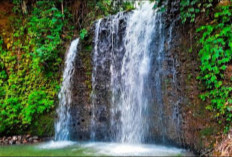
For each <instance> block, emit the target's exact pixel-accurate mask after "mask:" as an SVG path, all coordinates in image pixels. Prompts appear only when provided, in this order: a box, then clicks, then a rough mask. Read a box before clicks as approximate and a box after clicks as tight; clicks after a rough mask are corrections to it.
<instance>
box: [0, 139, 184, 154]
mask: <svg viewBox="0 0 232 157" xmlns="http://www.w3.org/2000/svg"><path fill="white" fill-rule="evenodd" d="M182 155H183V156H185V155H187V152H186V151H185V150H183V149H178V148H174V147H166V146H160V145H148V144H139V145H132V144H119V143H104V142H89V143H77V142H70V141H64V142H54V141H50V142H47V143H40V144H36V145H13V146H1V147H0V156H182Z"/></svg>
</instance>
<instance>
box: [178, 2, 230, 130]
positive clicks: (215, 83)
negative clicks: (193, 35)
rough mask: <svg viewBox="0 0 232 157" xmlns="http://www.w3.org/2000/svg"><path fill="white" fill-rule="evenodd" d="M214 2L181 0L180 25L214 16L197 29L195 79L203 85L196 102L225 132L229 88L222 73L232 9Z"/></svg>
mask: <svg viewBox="0 0 232 157" xmlns="http://www.w3.org/2000/svg"><path fill="white" fill-rule="evenodd" d="M216 4H218V1H213V0H207V1H203V2H202V1H199V0H193V1H189V0H187V1H186V0H182V1H181V18H182V22H183V23H185V22H187V21H189V22H192V23H194V22H195V18H196V16H197V15H198V14H200V13H206V15H209V13H210V12H212V11H213V12H214V14H213V17H211V18H212V19H211V21H212V22H211V23H210V24H207V25H204V26H201V27H200V28H198V29H197V32H199V33H201V34H202V35H201V37H200V39H199V43H200V44H201V46H202V48H201V49H200V51H199V57H200V61H201V65H200V75H199V77H198V79H199V80H200V81H201V82H202V83H203V85H204V88H205V91H204V92H203V94H201V95H200V98H201V99H202V100H203V101H205V102H206V103H207V104H208V105H207V107H206V109H208V110H210V111H213V112H216V115H215V118H217V119H218V122H219V123H220V124H222V123H223V125H224V126H225V131H228V130H229V128H230V127H231V122H232V95H231V94H232V84H231V79H232V78H227V76H226V75H225V71H226V69H227V68H228V65H229V64H231V61H232V58H231V56H232V32H231V30H232V5H231V0H230V1H228V3H227V4H226V5H224V6H223V5H222V6H220V5H218V6H217V7H215V6H216Z"/></svg>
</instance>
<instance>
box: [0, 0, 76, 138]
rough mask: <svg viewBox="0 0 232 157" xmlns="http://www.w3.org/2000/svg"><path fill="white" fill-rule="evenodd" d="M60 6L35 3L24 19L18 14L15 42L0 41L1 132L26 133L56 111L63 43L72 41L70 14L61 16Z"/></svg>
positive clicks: (40, 2)
mask: <svg viewBox="0 0 232 157" xmlns="http://www.w3.org/2000/svg"><path fill="white" fill-rule="evenodd" d="M17 2H20V1H15V6H16V8H18V4H19V3H17ZM57 4H59V2H58V1H57V2H56V1H46V0H44V1H36V3H35V4H34V5H35V6H33V8H32V10H31V11H30V13H29V14H28V15H26V16H25V15H24V16H23V17H22V14H21V13H20V12H19V11H18V15H17V16H15V18H14V19H12V20H13V21H12V22H11V23H12V26H13V30H14V32H13V34H12V37H9V39H10V38H12V40H13V42H8V43H6V45H4V42H3V39H2V38H0V61H1V62H0V121H1V123H0V133H5V134H13V133H15V132H20V131H22V130H25V129H27V128H28V127H30V126H31V125H32V124H33V123H35V122H36V119H39V118H40V116H41V115H43V114H45V113H47V112H50V111H51V110H52V109H53V108H54V100H55V99H56V97H57V93H58V91H59V84H60V81H59V80H60V70H59V69H60V65H61V61H62V58H61V56H62V57H63V53H64V52H65V49H64V48H63V46H62V44H63V41H64V40H66V39H67V40H69V39H70V35H69V34H67V33H66V32H72V27H67V26H66V25H67V23H68V22H69V19H70V14H69V13H68V11H67V9H64V13H62V12H61V10H59V9H58V7H56V6H57ZM14 10H15V9H14ZM8 34H10V33H9V32H8ZM33 125H34V124H33Z"/></svg>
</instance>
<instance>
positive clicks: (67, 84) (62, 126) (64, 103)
mask: <svg viewBox="0 0 232 157" xmlns="http://www.w3.org/2000/svg"><path fill="white" fill-rule="evenodd" d="M78 43H79V38H77V39H75V40H74V41H72V43H71V45H70V47H69V50H68V53H67V56H66V59H65V68H64V72H63V82H62V86H61V90H60V92H59V95H58V98H59V107H58V108H57V111H56V112H57V115H58V120H57V122H56V123H55V140H57V141H66V140H70V128H69V125H70V119H71V115H70V105H71V102H72V98H71V95H72V94H71V89H72V76H73V73H74V70H75V66H74V65H75V59H76V55H77V46H78Z"/></svg>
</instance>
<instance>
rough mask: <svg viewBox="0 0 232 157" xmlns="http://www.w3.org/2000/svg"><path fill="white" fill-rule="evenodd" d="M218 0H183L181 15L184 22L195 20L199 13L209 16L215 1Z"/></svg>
mask: <svg viewBox="0 0 232 157" xmlns="http://www.w3.org/2000/svg"><path fill="white" fill-rule="evenodd" d="M217 1H218V0H181V3H180V15H181V19H182V22H183V23H185V22H186V21H190V22H191V23H194V22H195V18H196V16H197V15H198V14H199V13H204V15H206V16H208V15H209V13H210V10H211V9H212V8H213V6H214V3H215V2H217Z"/></svg>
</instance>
